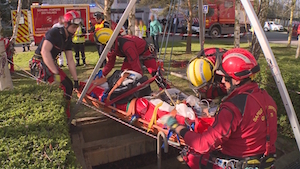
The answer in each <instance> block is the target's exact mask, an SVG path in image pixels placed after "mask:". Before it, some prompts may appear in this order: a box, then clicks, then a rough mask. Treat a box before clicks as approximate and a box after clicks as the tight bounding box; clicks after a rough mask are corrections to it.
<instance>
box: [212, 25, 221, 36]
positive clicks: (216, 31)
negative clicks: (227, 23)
mask: <svg viewBox="0 0 300 169" xmlns="http://www.w3.org/2000/svg"><path fill="white" fill-rule="evenodd" d="M220 35H221V31H220V29H219V28H218V27H213V28H212V29H211V30H210V36H211V37H213V38H216V37H218V36H220Z"/></svg>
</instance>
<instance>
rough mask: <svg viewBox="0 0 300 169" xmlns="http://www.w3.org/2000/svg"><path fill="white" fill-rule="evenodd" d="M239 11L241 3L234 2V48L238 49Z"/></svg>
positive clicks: (238, 1)
mask: <svg viewBox="0 0 300 169" xmlns="http://www.w3.org/2000/svg"><path fill="white" fill-rule="evenodd" d="M240 9H241V1H240V0H236V1H235V22H234V47H235V48H239V47H240V40H241V38H240V32H241V27H240V11H241V10H240Z"/></svg>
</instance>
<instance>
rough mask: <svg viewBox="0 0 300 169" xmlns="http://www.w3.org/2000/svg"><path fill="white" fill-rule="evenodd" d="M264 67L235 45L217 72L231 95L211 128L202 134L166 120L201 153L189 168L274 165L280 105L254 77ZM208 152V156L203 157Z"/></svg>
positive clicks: (243, 168) (263, 167) (261, 168)
mask: <svg viewBox="0 0 300 169" xmlns="http://www.w3.org/2000/svg"><path fill="white" fill-rule="evenodd" d="M259 70H260V68H259V65H258V64H257V62H256V60H255V58H254V56H253V55H252V54H251V53H250V52H248V51H247V50H245V49H239V48H236V49H232V50H229V51H227V52H226V53H225V54H224V55H223V60H222V63H221V65H220V67H219V68H218V69H217V72H216V73H218V74H219V75H221V76H222V83H223V84H224V85H225V87H226V90H227V92H228V96H227V97H225V98H223V100H222V103H221V104H220V107H219V111H218V113H217V115H216V117H215V121H214V123H213V124H212V126H211V127H209V128H208V129H207V130H206V131H204V132H203V133H201V134H200V133H196V132H193V131H190V129H188V128H186V127H185V126H182V125H179V124H178V122H177V121H176V119H175V118H174V117H172V116H170V115H165V116H163V117H162V118H161V122H162V123H163V124H165V125H167V126H168V127H169V128H170V129H171V130H173V131H175V132H176V133H178V134H179V135H180V136H181V137H182V138H183V139H184V141H185V143H186V144H187V145H188V146H190V147H191V148H192V149H193V150H195V151H196V152H197V153H199V154H200V155H199V157H197V158H194V160H195V161H194V163H189V164H190V165H189V166H190V168H192V169H196V168H199V167H200V166H199V165H201V168H214V169H223V168H235V169H253V168H259V169H271V168H273V167H274V162H275V153H276V147H275V141H276V138H277V106H276V103H275V102H274V100H273V99H272V97H271V96H270V95H269V94H268V93H267V92H266V91H265V90H262V89H260V88H259V87H258V84H257V83H256V82H254V81H253V80H252V79H253V76H254V75H255V74H256V73H257V72H259ZM208 153H209V155H210V157H209V158H207V157H206V156H204V155H208ZM197 159H198V161H197Z"/></svg>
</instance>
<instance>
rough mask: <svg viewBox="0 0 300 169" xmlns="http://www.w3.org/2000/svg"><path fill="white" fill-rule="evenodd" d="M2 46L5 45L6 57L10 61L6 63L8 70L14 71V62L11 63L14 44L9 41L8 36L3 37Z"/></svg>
mask: <svg viewBox="0 0 300 169" xmlns="http://www.w3.org/2000/svg"><path fill="white" fill-rule="evenodd" d="M4 47H5V52H6V56H7V59H8V60H9V61H10V62H8V64H9V65H10V67H9V71H10V73H14V72H15V69H14V64H13V62H14V60H13V55H14V53H15V49H14V44H13V43H12V42H10V40H9V39H8V38H4ZM11 62H12V63H11Z"/></svg>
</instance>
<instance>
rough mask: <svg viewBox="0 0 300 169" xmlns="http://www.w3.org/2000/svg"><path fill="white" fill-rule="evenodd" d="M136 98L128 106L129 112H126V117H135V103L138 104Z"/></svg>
mask: <svg viewBox="0 0 300 169" xmlns="http://www.w3.org/2000/svg"><path fill="white" fill-rule="evenodd" d="M136 100H137V99H136V98H134V99H132V100H131V101H130V104H129V106H128V110H127V112H126V116H133V115H134V114H135V103H136Z"/></svg>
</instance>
